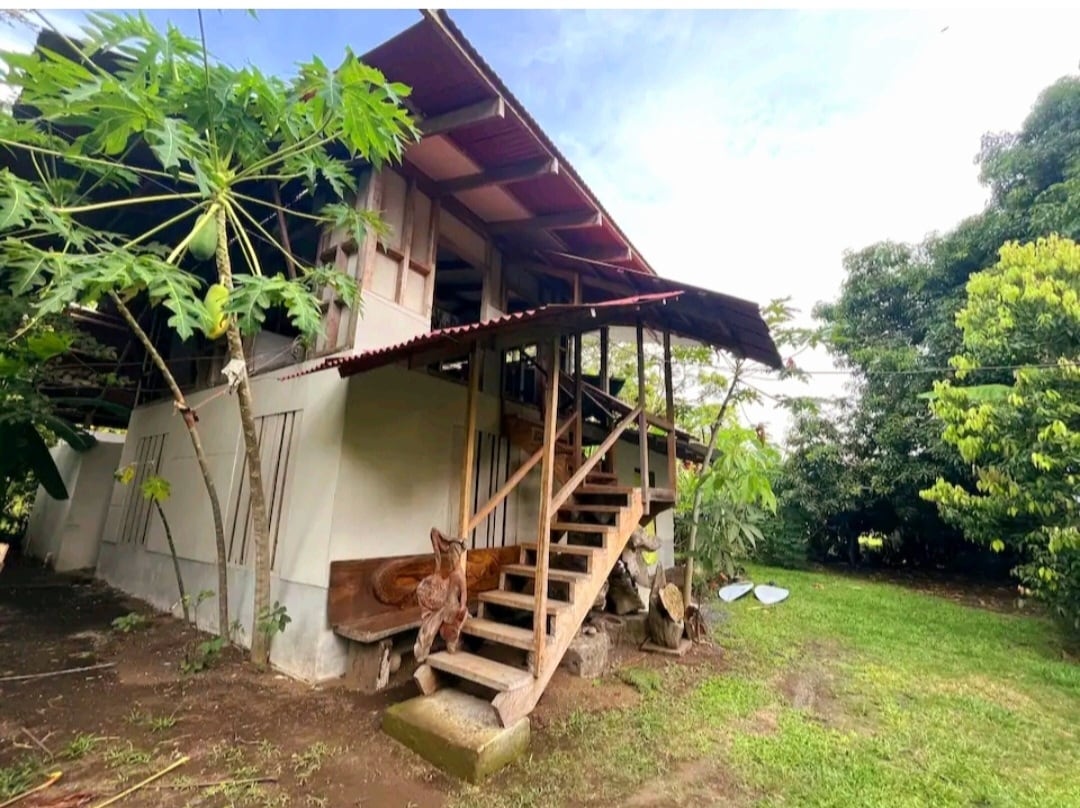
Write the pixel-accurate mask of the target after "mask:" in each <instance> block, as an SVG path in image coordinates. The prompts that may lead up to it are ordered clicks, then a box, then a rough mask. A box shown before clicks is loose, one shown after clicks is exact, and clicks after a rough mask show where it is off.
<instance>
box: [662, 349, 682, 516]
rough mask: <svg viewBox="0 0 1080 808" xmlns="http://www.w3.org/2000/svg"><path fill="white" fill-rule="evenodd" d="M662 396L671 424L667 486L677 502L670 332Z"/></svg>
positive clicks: (677, 475)
mask: <svg viewBox="0 0 1080 808" xmlns="http://www.w3.org/2000/svg"><path fill="white" fill-rule="evenodd" d="M664 398H665V401H666V403H667V409H666V412H665V416H666V417H667V420H668V423H669V424H670V425H671V429H669V430H668V433H667V455H668V458H667V463H668V484H667V487H668V488H670V489H671V490H672V491H674V492H675V501H676V502H677V501H678V499H679V497H678V491H679V483H678V478H679V472H678V468H677V465H676V463H677V460H676V457H677V450H676V448H675V383H674V381H673V379H672V370H671V332H670V331H665V332H664Z"/></svg>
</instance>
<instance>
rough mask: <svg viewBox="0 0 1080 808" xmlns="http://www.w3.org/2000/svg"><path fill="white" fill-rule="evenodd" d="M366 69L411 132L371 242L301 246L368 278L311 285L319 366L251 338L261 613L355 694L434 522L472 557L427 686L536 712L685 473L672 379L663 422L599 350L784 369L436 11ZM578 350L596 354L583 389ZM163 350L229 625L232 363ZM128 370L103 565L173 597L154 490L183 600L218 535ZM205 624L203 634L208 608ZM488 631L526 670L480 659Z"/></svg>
mask: <svg viewBox="0 0 1080 808" xmlns="http://www.w3.org/2000/svg"><path fill="white" fill-rule="evenodd" d="M363 58H364V61H366V62H368V63H370V64H373V65H374V66H376V67H378V68H380V69H381V70H382V71H383V72H384V73H385V74H386V76H387V77H388V78H390V79H391V80H394V81H400V82H404V83H406V84H408V85H410V86H411V87H412V90H413V92H412V95H411V97H410V103H411V105H412V106H413V108H414V112H415V113H416V115H417V116H418V118H419V120H420V121H421V124H420V126H421V130H422V132H423V135H424V136H423V138H422V140H421V141H420V142H419V143H418V144H416V145H412V146H410V147H409V149H408V150H407V152H406V154H405V158H404V162H403V164H402V165H398V166H391V167H385V168H382V169H381V170H378V171H372V170H371V169H366V170H364V171H363V173H362V176H361V181H360V192H359V194H358V197H357V204H358V205H363V206H365V207H367V208H375V209H379V210H381V211H382V213H383V216H384V219H385V220H386V222H387V223H388V224H389V226H390V235H388V236H386V237H384V238H383V239H382V240H380V241H376V240H375V239H369V240H368V241H367V242H365V243H363V244H357V243H355V242H350V241H349V240H346V239H344V238H343V237H342V236H341V235H340V234H339V233H334V232H323V233H313V234H302V233H301V234H295V237H294V239H293V246H294V249H296V250H304V249H310V250H313V251H317V254H318V255H319V256H321V257H322V258H323V259H325V260H328V261H334V262H336V263H337V265H338V266H339V267H341V268H342V269H344V270H345V271H347V272H349V273H350V274H352V275H353V276H354V277H355V278H356V279H357V280H359V281H360V282H361V283H362V288H363V290H364V295H363V305H362V311H360V310H350V309H348V308H346V307H344V306H343V305H342V304H341V303H340V302H339V301H337V300H334V299H332V298H331V297H327V299H326V301H325V307H324V308H325V313H324V326H325V329H324V336H323V337H322V338H320V340H319V341H318V343H317V344H316V345H315V346H314V348H313V349H312V350H310V351H308V352H306V353H305V352H303V351H302V350H301V349H299V348H298V347H297V343H296V341H295V340H294V336H295V335H294V334H293V333H291V332H290V331H289V327H288V324H287V323H284V322H282V323H275V322H273V321H268V323H267V328H266V330H264V331H263V332H262V333H261V334H260V335H259V336H258V337H257V338H256V339H254V341H253V344H252V345H251V346H250V349H251V350H250V356H251V358H250V363H249V373H250V375H251V377H252V384H253V393H254V398H255V406H256V408H257V422H258V429H259V432H260V441H261V444H260V445H261V456H262V464H263V468H262V471H263V478H264V480H265V482H266V495H267V502H268V507H269V510H270V533H271V536H270V539H271V548H272V573H273V581H272V588H273V592H272V598H273V599H274V600H277V601H280V603H281V604H283V605H284V606H285V607H286V609H287V610H288V614H289V616H290V617H291V618H292V622H291V623H290V624H289V626H288V628H287V629H286V631H285V632H284V633H283V634H282V635H280V636H278V637H276V638H275V640H274V643H273V648H272V656H271V661H272V662H273V664H274V665H275V666H277V667H278V668H279V669H281V670H283V671H285V672H287V673H289V674H291V675H293V676H296V677H300V678H302V679H306V680H311V681H319V680H325V679H330V678H334V677H339V676H342V675H343V674H345V673H346V672H348V673H349V675H350V676H356V677H357V678H358V680H361V682H362V683H364V684H365V685H366V686H368V687H381V686H385V684H386V682H387V681H388V680H389V678H390V677H391V676H393V675H395V673H400V671H401V670H407V669H408V665H407V659H408V649H409V647H410V646H411V643H412V636H414V635H415V629H416V625H417V624H418V622H419V617H418V610H417V609H416V607H415V605H413V603H414V602H410V601H409V595H410V592H409V591H400V590H402V588H403V587H404V588H405V589H406V590H407V586H408V582H409V581H410V580H411V581H412V586H415V581H416V579H417V576H418V575H420V574H421V573H419V572H418V570H421V569H422V568H423V564H424V563H426V562H425V560H424V559H418V558H416V556H427V555H428V554H430V552H431V539H430V533H431V530H432V528H436V529H438V530H440V531H442V532H444V533H446V534H448V535H451V536H459V537H463V538H464V540H465V542H466V545H467V547H468V549H469V553H468V555H467V559H468V565H469V567H468V569H469V576H470V582H471V583H473V584H475V586H474V591H473V593H472V594H474V595H476V596H477V597H476V600H477V606H476V610H477V616H476V617H475V618H474V619H471V620H469V621H468V622H467V623H466V629H465V631H466V634H467V635H468V640H469V643H470V646H469V649H464V650H462V651H460V652H459V653H457V654H449V653H446V652H436V653H435V654H433V655H432V656H431V657H430V658H429V659H428V661H427V663H426V665H425V666H424V667H422V668H421V669H419V670H418V671H417V677H418V681H420V682H421V684H422V686H424V687H425V688H429V687H433V686H434V681H435V679H436V677H438V676H443V677H458V678H464V679H471V680H473V681H474V682H476V683H478V684H480V685H481V686H484V687H486V688H488V689H489V690H491V691H492V692H493V693H494V694H495V695H494V696H493V699H494V703H495V704H496V707H497V709H498V710H499V714H500V716H502V717H503V718H504V719H506V720H509V719H511V718H513V717H514V716H518V715H522V714H527V713H528V712H529V711H530V710H531V709H532V707H533V705H534V704H535V702H536V700H537V699H538V698H539V697H540V694H541V693H542V692H543V688H544V685H545V684H546V682H547V679H548V677H549V676H550V675H551V672H552V671H553V670H554V668H555V666H556V665H558V662H559V659H560V657H561V656H562V653H563V651H564V650H565V648H566V645H567V644H568V643H569V641H570V639H571V638H572V637H573V636H574V634H575V633H576V632H577V630H578V627H579V626H580V625H581V623H582V621H583V620H584V619H585V616H586V614H587V612H588V610H589V608H590V606H591V605H592V604H593V602H594V601H595V600H596V597H597V594H598V593H599V592H600V590H601V587H602V586H603V584H604V582H605V581H606V580H607V578H608V575H609V573H610V572H611V570H612V568H613V566H614V565H615V563H616V560H617V559H618V557H619V554H620V552H621V551H622V549H623V546H624V545H625V544H626V542H627V540H628V538H629V536H630V534H631V532H632V531H633V530H634V529H635V528H637V527H638V526H639V525H641V524H645V525H650V526H653V527H654V528H655V531H656V533H657V534H658V535H659V537H660V538H661V540H662V542H661V543H662V547H663V548H664V553H663V555H664V556H665V559H664V560H665V561H666V562H667V563H671V561H672V556H671V543H672V540H673V534H674V527H673V507H674V503H675V498H676V492H675V485H676V475H675V467H676V462H677V459H678V458H680V457H682V458H690V459H694V458H698V459H700V450H701V447H700V446H698V445H697V444H695V443H694V442H693V440H692V439H691V437H690V436H689V435H686V434H685V433H682V432H680V431H678V430H676V429H675V427H674V423H673V421H674V411H673V406H672V401H671V394H670V363H667V370H668V375H667V386H668V393H667V407H666V411H665V412H661V413H652V412H647V411H645V409H644V407H643V405H642V404H641V403H639V404H638V405H637V406H631V405H627V404H625V403H623V402H621V401H619V400H618V399H616V398H615V397H614V396H613V395H612V392H613V391H614V390H615V387H614V386H613V380H612V379H611V378H610V376H611V374H610V369H609V368H608V358H607V357H608V346H609V344H610V342H611V341H612V339H615V338H618V336H619V335H623V336H626V335H629V336H630V338H631V339H634V340H636V344H637V346H638V348H637V350H638V356H639V365H638V376H639V379H638V384H639V389H642V388H643V387H644V376H643V368H642V365H641V357H642V354H643V352H644V347H643V346H644V341H645V340H647V339H652V340H655V341H657V342H658V343H660V344H662V345H663V346H664V348H665V349H666V350H667V351H668V353H669V350H670V344H671V342H672V340H692V341H696V342H701V343H706V344H709V345H713V346H717V347H719V348H723V349H725V350H728V351H731V352H734V353H736V354H738V355H742V356H746V357H749V358H752V359H754V360H757V361H760V362H762V363H764V364H766V365H770V366H773V367H777V366H779V363H780V359H779V356H778V354H777V351H776V347H775V345H774V344H773V342H772V339H771V337H770V335H769V331H768V328H767V327H766V325H765V323H764V321H763V320H762V317H761V315H760V312H759V310H758V307H757V306H756V305H755V304H753V303H750V302H747V301H744V300H739V299H736V298H732V297H729V296H726V295H723V294H719V293H715V292H710V291H706V290H703V289H698V288H694V287H690V286H687V285H685V284H680V283H676V282H674V281H671V280H667V279H664V278H661V277H659V276H658V275H657V274H656V273H655V271H654V270H653V269H652V267H651V266H650V265H649V264H648V263H647V262H646V261H645V259H644V258H643V257H642V256H641V254H640V253H639V252H638V251H637V250H636V249H635V248H634V246H633V244H632V243H631V242H630V240H629V238H628V237H627V235H626V234H625V233H623V232H622V231H621V230H620V229H619V227H618V226H617V225H616V224H615V222H614V221H613V220H612V218H611V217H610V216H609V215H608V213H607V211H606V210H605V209H604V207H603V205H602V204H601V202H600V201H599V200H598V199H597V198H596V197H595V195H594V194H593V193H592V192H591V191H590V190H589V189H588V187H587V186H586V185H585V183H584V182H583V181H582V179H581V178H580V177H579V176H578V174H577V173H576V172H575V171H574V169H573V167H572V166H571V165H570V164H569V163H568V162H567V160H566V159H565V158H564V157H563V156H562V154H561V153H560V152H559V150H558V148H557V147H556V146H555V145H554V144H553V143H552V142H551V141H550V139H549V138H548V137H547V136H546V135H545V134H544V133H543V132H542V131H541V129H540V127H539V126H538V125H537V124H536V122H535V121H534V120H533V119H532V118H531V117H530V116H529V115H528V113H527V112H526V111H525V110H524V109H523V107H522V106H521V104H520V103H519V102H518V101H517V100H516V99H515V98H514V96H513V95H512V94H511V92H510V91H509V89H507V88H506V87H505V86H504V85H503V83H502V82H501V81H500V80H499V78H498V77H497V76H496V75H495V74H494V72H493V71H492V70H491V68H490V67H489V66H488V65H487V64H486V63H485V62H484V61H483V59H482V58H481V56H480V55H479V54H478V53H477V52H476V51H475V50H474V49H473V47H472V46H471V45H470V44H469V43H468V42H467V41H466V39H465V37H464V36H463V35H462V34H461V32H460V31H459V30H458V29H457V27H456V26H455V25H454V23H453V22H452V21H451V20H450V19H449V17H448V16H447V15H446V14H445V13H442V12H425V13H424V16H423V19H422V20H421V21H420V22H418V23H417V24H416V25H414V26H412V27H411V28H409V29H407V30H405V31H403V32H402V33H400V34H399V35H397V36H396V37H394V38H393V39H391V40H389V41H387V42H385V43H383V44H382V45H380V46H379V47H377V48H375V49H374V50H373V51H371V52H370V53H368V54H367V55H366V56H365V57H363ZM328 294H330V293H328ZM101 316H104V315H101ZM148 317H149V320H148V321H147V322H148V323H149V325H148V326H147V327H149V328H150V329H151V332H152V333H153V334H155V335H156V334H159V333H161V332H160V331H156V330H154V328H155V326H154V323H155V320H154V317H155V315H154V313H153V312H149V313H148ZM156 338H157V337H156ZM588 339H595V340H597V341H598V343H599V346H600V359H599V368H598V370H597V369H591V372H589V373H586V372H585V370H586V369H585V367H584V363H583V361H582V354H583V351H584V344H585V342H586V340H588ZM160 350H161V351H162V353H163V354H164V355H165V356H166V358H167V360H168V361H169V364H170V367H171V368H172V369H173V371H174V373H176V375H177V377H178V379H180V380H181V383H182V384H184V385H185V387H186V391H185V392H186V395H187V396H188V400H189V403H190V404H191V405H192V406H193V407H194V408H195V409H196V410H197V412H198V416H199V426H200V430H201V433H202V435H203V441H204V443H205V444H206V447H207V451H208V454H209V458H210V464H211V471H212V474H213V477H214V479H215V481H216V484H217V486H218V490H219V492H220V494H221V497H222V507H223V510H224V519H225V533H226V540H227V542H228V553H229V565H230V567H229V595H230V601H231V602H230V604H229V605H230V614H231V615H233V616H235V617H236V618H237V619H238V620H239V622H240V624H241V625H242V626H246V627H250V626H251V625H252V614H251V608H252V607H251V604H252V586H253V575H252V568H251V567H252V556H253V551H252V542H251V529H250V517H249V513H248V503H249V496H248V491H247V490H246V486H247V475H246V474H245V473H244V472H245V469H244V462H245V461H244V453H243V451H241V449H242V442H241V441H242V439H241V435H240V428H239V418H238V415H237V410H236V407H235V405H234V403H233V402H232V401H230V400H228V396H227V395H222V393H223V388H222V387H221V384H220V381H221V376H220V369H221V366H222V363H223V351H222V349H221V348H220V345H218V346H215V345H213V344H211V343H209V342H208V341H205V340H193V341H190V342H189V343H180V342H178V341H169V340H167V339H164V338H160ZM132 355H133V356H136V355H138V351H137V350H134V349H133V354H132ZM128 361H129V362H130V361H131V360H130V359H129V360H128ZM140 370H141V369H140ZM133 378H134V379H136V381H137V384H136V387H135V389H134V391H133V393H132V395H133V396H134V400H133V402H132V403H133V404H134V410H133V413H132V416H131V418H130V421H129V423H128V424H127V438H126V441H125V444H124V450H123V457H122V460H121V464H122V465H127V464H129V463H134V464H136V480H135V485H126V486H123V485H119V484H117V485H116V486H115V487H114V488H113V491H112V497H111V500H110V504H109V512H108V517H107V520H106V524H105V528H104V531H103V534H102V541H101V546H100V549H99V552H98V556H97V563H96V569H97V574H98V575H99V576H100V577H101V578H103V579H105V580H106V581H108V582H109V583H111V584H113V585H115V586H117V587H119V588H120V589H123V590H125V591H127V592H129V593H132V594H134V595H137V596H140V597H142V598H145V599H147V600H149V601H150V602H152V603H154V604H156V605H158V606H160V607H163V608H170V607H172V606H173V605H174V603H175V600H176V595H175V583H174V580H173V570H172V565H171V561H170V558H169V555H168V549H167V546H166V542H165V537H164V535H163V533H162V531H161V526H160V524H159V523H158V521H157V520H155V519H151V518H150V516H151V514H150V506H149V505H148V503H146V502H145V501H144V500H143V499H142V498H141V497H140V496H139V495H138V492H137V486H138V481H139V479H140V478H141V476H143V475H146V474H150V473H156V474H158V475H161V476H164V477H166V478H167V479H168V480H169V481H170V482H171V485H172V495H171V498H170V499H169V501H168V502H167V503H166V505H165V508H166V510H167V512H168V514H169V517H170V520H171V522H172V528H173V533H174V538H175V541H176V546H177V550H178V554H179V556H180V559H181V560H180V564H181V568H182V571H183V575H184V578H185V583H186V587H187V589H188V591H189V592H199V591H200V590H215V589H216V588H217V583H216V580H217V579H216V571H215V549H214V531H213V525H212V522H211V514H210V509H209V507H208V505H207V502H206V498H205V492H204V490H203V487H202V481H201V477H200V473H199V469H198V467H197V465H196V462H195V459H194V456H193V453H192V448H191V445H190V443H189V441H188V438H187V435H186V432H185V429H184V426H183V424H182V420H181V418H179V417H178V416H177V414H176V412H175V409H174V406H173V403H172V399H171V398H170V397H169V396H168V393H167V390H165V389H164V385H163V384H162V383H161V380H160V379H159V378H158V377H157V376H156V374H155V373H154V372H153V371H152V369H151V368H149V367H148V366H147V372H145V373H142V372H137V373H135V374H134V376H133ZM616 384H617V382H616ZM428 568H430V565H429V567H428ZM537 580H539V581H540V585H538V586H537V585H535V581H537ZM545 581H546V583H547V585H545ZM534 592H535V594H533V593H534ZM197 620H198V622H199V624H200V625H201V626H203V627H205V628H207V629H213V628H214V627H215V620H216V613H215V612H214V610H213V608H212V606H211V607H206V606H204V607H203V608H202V609H201V610H200V611H199V613H198V614H197ZM248 630H250V628H249V629H248ZM481 640H483V641H485V642H486V643H489V644H494V645H496V646H505V647H507V648H509V649H511V650H513V651H518V652H521V654H522V656H524V654H525V653H526V652H528V653H529V654H530V657H529V659H530V660H531V662H527V661H526V659H520V660H518V662H517V663H516V664H510V663H507V662H505V661H504V662H497V661H494V660H493V659H492V658H490V657H489V656H488V655H487V654H486V652H485V650H484V648H486V647H487V645H485V646H484V647H482V648H480V647H474V644H475V643H478V642H479V641H481ZM470 649H471V650H470Z"/></svg>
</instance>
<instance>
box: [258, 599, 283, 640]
mask: <svg viewBox="0 0 1080 808" xmlns="http://www.w3.org/2000/svg"><path fill="white" fill-rule="evenodd" d="M291 622H292V618H291V617H289V612H288V610H287V609H286V608H285V607H284V606H282V605H281V604H280V603H279V602H278V601H276V600H275V601H274V605H273V606H272V607H271V608H269V609H264V610H263V611H261V612H259V619H258V621H256V623H255V627H256V629H257V630H258V632H259V633H260V634H262V635H263V636H264V637H265V638H266V647H267V648H269V647H270V641H271V640H272V639H273V638H274V635H275V634H281V633H283V632H284V631H285V627H286V626H287V625H289V623H291Z"/></svg>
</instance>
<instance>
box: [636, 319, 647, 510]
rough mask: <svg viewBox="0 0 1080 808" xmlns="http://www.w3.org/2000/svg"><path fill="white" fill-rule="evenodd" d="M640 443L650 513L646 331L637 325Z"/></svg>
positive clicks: (644, 503) (643, 486)
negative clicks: (646, 402)
mask: <svg viewBox="0 0 1080 808" xmlns="http://www.w3.org/2000/svg"><path fill="white" fill-rule="evenodd" d="M637 380H638V408H639V413H638V442H639V445H640V449H641V461H640V462H641V501H642V506H643V507H644V509H645V513H648V512H649V422H648V419H647V418H646V406H645V329H644V327H643V326H642V324H641V320H638V323H637Z"/></svg>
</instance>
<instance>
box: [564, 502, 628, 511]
mask: <svg viewBox="0 0 1080 808" xmlns="http://www.w3.org/2000/svg"><path fill="white" fill-rule="evenodd" d="M625 507H626V506H625V505H604V504H602V503H597V502H565V503H563V504H562V505H561V506H560V507H559V510H560V511H581V512H585V513H618V512H619V511H621V510H622V509H623V508H625Z"/></svg>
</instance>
